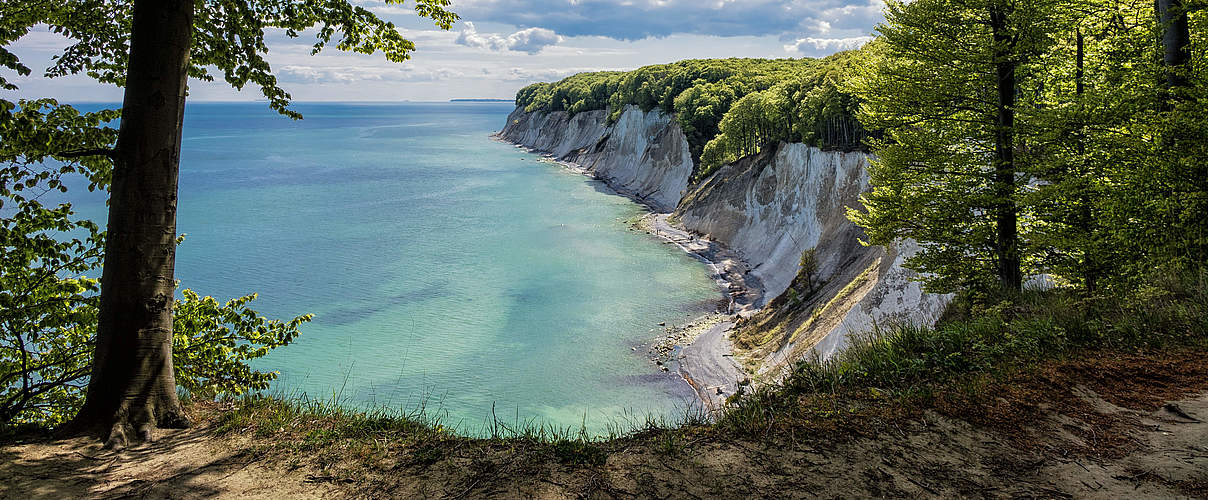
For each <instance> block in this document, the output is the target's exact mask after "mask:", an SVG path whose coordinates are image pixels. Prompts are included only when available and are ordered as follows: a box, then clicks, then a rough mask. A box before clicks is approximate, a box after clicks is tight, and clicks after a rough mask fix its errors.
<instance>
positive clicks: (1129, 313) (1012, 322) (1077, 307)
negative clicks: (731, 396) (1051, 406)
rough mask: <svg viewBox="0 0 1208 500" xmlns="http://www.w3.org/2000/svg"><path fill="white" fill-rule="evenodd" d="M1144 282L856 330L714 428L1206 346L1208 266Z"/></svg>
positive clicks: (1038, 295)
mask: <svg viewBox="0 0 1208 500" xmlns="http://www.w3.org/2000/svg"><path fill="white" fill-rule="evenodd" d="M1148 283H1149V284H1148V285H1146V286H1143V287H1140V288H1138V289H1135V290H1132V291H1130V292H1128V293H1121V294H1114V295H1100V296H1093V297H1086V296H1082V295H1080V294H1078V293H1075V292H1072V291H1068V290H1061V289H1056V290H1047V291H1028V292H1024V293H1022V294H1018V295H1013V296H1010V297H1002V298H999V300H997V301H996V302H995V303H994V305H992V306H975V305H971V304H970V303H969V301H967V300H957V301H955V302H954V304H953V306H952V307H953V308H954V310H953V311H950V313H949V314H947V315H946V316H947V317H948V318H949V319H948V320H947V321H944V322H942V323H941V324H940V325H938V326H936V327H934V328H928V327H922V326H917V325H897V326H892V327H887V328H884V329H878V330H877V331H873V332H868V333H866V334H862V335H856V336H854V337H852V338H850V339H849V343H848V345H847V346H846V348H845V349H843V350H842V351H840V352H839V353H838V354H836V355H835V356H833V357H831V358H829V359H825V360H824V359H819V358H818V357H816V356H815V357H813V358H809V359H805V360H802V361H800V362H798V363H796V364H795V365H794V366H793V367H792V369H791V370H790V371H789V372H788V373H787V374H786V376H785V377H784V378H783V382H782V383H781V384H778V385H772V386H766V387H763V388H761V389H759V390H756V391H754V392H753V393H752V394H750V395H748V396H746V397H743V398H739V399H737V400H735V401H732V402H731V405H730V407H729V408H728V410H727V412H726V413H725V414H724V415H723V416H722V417H721V418H720V419H719V421H718V426H719V427H721V428H722V429H729V430H735V431H739V432H750V431H752V430H761V429H766V427H767V426H768V425H770V422H773V421H775V420H776V419H777V418H783V417H785V416H788V415H790V414H792V413H793V412H799V411H800V410H801V409H800V408H799V406H800V404H801V402H800V399H801V398H802V397H810V396H813V397H818V396H822V397H826V396H834V395H839V394H857V393H858V394H875V395H878V396H883V397H896V398H912V397H924V398H925V397H927V396H928V395H930V394H931V393H932V391H934V390H936V389H938V388H942V387H945V386H949V385H952V384H955V383H960V382H961V381H964V380H968V379H972V378H974V377H975V376H979V375H983V374H995V373H1000V372H1003V371H1005V370H1009V369H1012V368H1018V367H1021V366H1026V365H1029V364H1033V363H1036V362H1038V361H1043V360H1047V359H1055V358H1057V359H1060V358H1063V357H1069V356H1073V355H1076V354H1077V353H1079V352H1084V351H1088V350H1117V351H1132V350H1139V349H1154V348H1162V347H1170V346H1188V345H1192V346H1198V347H1208V273H1204V272H1199V273H1163V274H1158V275H1155V276H1153V277H1152V278H1151V279H1150V280H1149V282H1148ZM816 399H817V398H816Z"/></svg>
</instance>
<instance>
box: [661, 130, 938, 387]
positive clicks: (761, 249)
mask: <svg viewBox="0 0 1208 500" xmlns="http://www.w3.org/2000/svg"><path fill="white" fill-rule="evenodd" d="M867 189H868V157H867V155H865V154H863V153H858V152H857V153H845V152H839V151H822V150H819V149H817V148H814V147H810V146H806V145H804V144H784V143H782V144H780V145H779V146H778V147H777V148H776V149H775V150H774V151H770V152H765V153H763V154H759V155H756V156H752V157H748V158H744V159H742V160H740V161H738V162H736V163H734V164H732V165H726V166H724V167H722V168H721V169H719V170H718V171H717V172H716V173H715V174H714V175H713V176H711V177H710V178H708V179H706V180H705V181H704V182H702V183H701V184H700V185H699V186H697V187H696V189H694V190H692V191H691V192H690V193H689V194H688V196H686V197H685V198H684V199H683V201H682V202H681V203H680V205H679V208H678V209H677V211H676V215H678V216H679V219H680V220H681V221H682V222H683V224H684V226H685V227H686V228H688V229H690V230H692V231H695V232H698V233H702V234H705V235H707V236H708V237H710V238H712V239H716V240H718V241H721V242H723V243H725V244H726V245H728V246H730V248H732V249H734V250H735V251H737V252H738V253H739V255H741V256H742V257H743V258H744V259H745V260H746V261H747V262H749V263H750V264H751V265H752V270H751V274H754V275H756V277H758V278H759V279H760V280H761V281H762V282H763V284H764V286H765V292H766V293H765V295H764V296H765V297H768V298H776V299H775V300H773V301H772V303H771V306H770V307H767V308H765V309H764V310H763V311H761V312H760V313H758V314H756V315H755V316H753V317H752V318H751V319H750V321H748V322H747V323H746V324H745V325H743V326H741V327H740V328H739V331H738V333H737V337H738V338H739V339H740V340H741V342H740V344H745V345H743V346H742V347H744V348H747V349H750V350H751V353H752V354H753V355H754V356H753V357H754V358H756V359H763V360H765V363H764V367H765V368H775V367H779V366H783V365H784V364H786V363H787V362H788V361H791V360H793V359H796V358H798V357H800V356H803V355H807V354H808V351H809V350H811V349H814V350H816V351H817V352H818V353H819V354H821V355H823V356H824V357H826V356H830V355H831V354H833V353H834V352H835V351H837V350H838V349H839V348H841V347H843V346H844V345H845V344H846V340H847V338H848V336H849V335H851V334H854V333H861V332H867V331H871V330H872V329H873V328H874V327H875V326H876V325H886V324H889V323H891V322H914V323H926V324H932V323H934V322H935V320H936V319H938V318H939V315H940V314H941V313H942V312H943V309H944V306H946V305H947V303H948V300H949V297H948V296H944V295H936V294H928V293H924V292H923V291H922V288H921V287H920V285H919V283H918V282H916V281H914V277H915V273H914V272H913V271H910V270H908V269H905V268H903V267H902V263H903V261H904V260H905V259H906V258H908V257H909V256H911V255H913V254H914V252H915V251H917V249H918V247H917V245H915V244H914V243H913V242H911V241H906V242H903V243H901V244H899V245H895V246H893V247H890V248H883V247H866V246H863V245H861V244H860V241H859V240H860V238H862V237H863V231H861V230H860V228H859V227H857V226H856V225H855V224H853V223H852V222H851V221H850V220H848V219H847V208H848V207H859V206H860V194H861V193H863V192H865V191H866V190H867ZM809 249H813V250H814V252H815V257H816V258H817V262H818V271H817V274H816V275H814V276H813V277H812V281H813V283H814V289H812V290H811V289H810V288H809V287H808V286H806V285H805V283H803V282H801V281H798V282H797V283H796V284H795V290H794V292H793V293H792V294H786V293H785V292H786V291H787V290H788V289H789V288H790V286H793V285H794V280H795V279H797V277H798V276H797V275H798V269H799V264H800V259H801V253H802V252H803V251H805V250H809ZM790 297H791V300H790Z"/></svg>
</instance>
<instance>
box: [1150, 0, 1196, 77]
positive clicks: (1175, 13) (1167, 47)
mask: <svg viewBox="0 0 1208 500" xmlns="http://www.w3.org/2000/svg"><path fill="white" fill-rule="evenodd" d="M1156 3H1157V7H1158V22H1160V23H1161V29H1162V51H1163V54H1162V64H1163V65H1165V66H1166V68H1167V72H1166V87H1167V88H1171V89H1173V88H1177V87H1186V86H1187V76H1186V75H1185V74H1183V72H1184V71H1186V66H1187V63H1188V62H1189V61H1191V30H1190V29H1189V28H1188V23H1187V8H1186V7H1184V6H1183V0H1157V2H1156Z"/></svg>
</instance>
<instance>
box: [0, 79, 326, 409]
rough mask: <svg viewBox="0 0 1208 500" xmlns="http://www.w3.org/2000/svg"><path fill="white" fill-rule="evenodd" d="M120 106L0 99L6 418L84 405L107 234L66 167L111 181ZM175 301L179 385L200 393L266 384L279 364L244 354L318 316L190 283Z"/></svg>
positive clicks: (278, 342) (282, 340) (1, 388)
mask: <svg viewBox="0 0 1208 500" xmlns="http://www.w3.org/2000/svg"><path fill="white" fill-rule="evenodd" d="M116 117H117V112H116V111H112V110H107V111H100V112H95V113H80V112H78V111H77V110H75V109H74V108H73V107H71V106H66V105H60V104H58V103H57V102H55V101H54V100H50V99H42V100H34V101H20V102H19V103H17V104H16V105H13V104H12V103H7V102H0V139H2V140H0V164H3V167H0V215H3V217H0V422H2V423H4V424H5V425H19V424H37V425H42V426H53V425H57V424H59V423H62V422H64V421H66V420H67V419H69V418H70V417H71V416H72V415H74V414H75V412H76V410H78V409H79V407H80V406H81V405H82V403H83V397H84V387H85V384H86V383H87V378H88V375H89V373H91V370H92V345H93V342H94V340H95V337H96V315H97V310H96V306H97V303H96V300H97V293H98V292H99V285H100V283H99V281H98V280H97V279H96V278H95V276H96V275H98V274H99V269H100V264H101V257H102V248H103V246H104V245H103V241H104V233H103V232H102V231H101V230H100V227H99V226H97V224H95V223H94V222H92V221H89V220H86V219H79V218H77V217H76V215H75V214H74V212H73V211H72V206H71V204H70V203H59V204H55V205H47V204H46V203H45V201H46V200H48V199H54V198H64V197H66V193H67V191H68V190H67V184H68V181H69V177H76V178H78V181H76V183H79V181H83V182H85V183H87V185H88V188H89V189H90V190H91V189H98V188H99V189H106V188H107V187H108V183H109V173H110V168H111V163H110V162H109V160H108V158H107V157H105V156H103V155H95V154H88V153H90V152H92V151H94V150H96V149H99V148H104V147H107V146H108V145H109V144H111V143H112V142H113V141H114V139H115V136H116V130H114V129H112V128H110V127H108V126H106V124H107V123H110V122H111V121H112V120H114V119H115V118H116ZM182 295H183V297H184V298H183V300H181V301H178V302H177V303H176V309H175V323H176V330H175V334H174V335H175V336H174V346H173V355H174V356H173V357H174V364H175V366H176V375H177V382H178V384H179V385H180V386H181V387H182V388H184V389H185V390H187V391H189V392H190V393H192V394H196V395H214V394H218V393H228V394H239V393H242V392H243V391H246V390H256V389H264V388H266V387H267V383H268V382H269V381H271V380H273V379H274V378H275V377H276V375H275V373H264V372H260V371H257V370H253V369H251V368H250V366H249V365H248V364H247V362H248V361H250V360H252V359H255V358H259V357H262V356H264V355H265V354H267V353H268V351H269V350H270V349H273V348H275V347H279V346H283V345H286V344H288V343H290V342H291V341H292V340H293V339H294V337H296V335H297V334H298V327H299V326H300V325H301V324H302V323H304V322H306V321H308V320H309V319H310V316H300V317H298V318H294V319H292V320H290V321H288V322H281V321H276V320H272V321H270V320H267V319H266V318H264V317H261V316H260V315H259V314H258V313H256V312H255V311H253V310H251V309H250V308H249V307H248V305H249V303H250V302H251V300H253V299H254V298H255V295H250V296H247V297H241V298H238V299H235V300H232V301H230V302H228V303H226V304H224V305H219V304H218V303H217V301H215V300H214V299H213V298H210V297H204V298H202V297H199V296H198V295H197V294H196V293H195V292H193V291H192V290H187V289H186V290H183V291H182Z"/></svg>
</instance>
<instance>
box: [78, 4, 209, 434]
mask: <svg viewBox="0 0 1208 500" xmlns="http://www.w3.org/2000/svg"><path fill="white" fill-rule="evenodd" d="M192 31H193V0H138V1H136V2H135V4H134V19H133V28H132V33H131V37H130V59H129V67H128V68H127V72H126V92H125V97H124V100H123V102H122V120H121V126H120V129H119V132H118V140H117V147H116V156H115V162H114V163H115V165H114V171H113V183H112V186H111V192H110V200H109V227H108V236H107V237H106V239H105V266H104V270H103V273H102V276H101V304H100V317H99V324H98V326H97V340H96V350H95V357H94V360H93V367H92V376H91V378H90V380H89V383H88V393H87V398H86V400H85V404H84V407H83V408H82V409H81V410H80V413H79V414H78V415H77V416H76V417H75V420H74V421H73V425H72V427H73V428H74V429H76V430H78V431H83V432H97V433H98V434H102V435H105V434H106V433H107V438H106V445H107V446H110V447H122V446H125V445H126V444H127V443H128V442H129V441H130V440H132V439H134V440H150V439H151V437H152V436H151V430H152V429H153V428H155V427H165V428H181V427H187V426H188V425H189V421H188V419H187V418H186V417H185V415H184V413H183V412H182V410H181V407H180V402H179V401H178V400H177V396H176V379H175V374H174V373H173V370H172V303H173V295H174V293H175V278H174V274H173V273H174V264H175V258H176V241H175V240H176V184H177V177H178V171H179V160H180V138H181V127H182V121H183V118H184V106H185V85H186V80H187V75H188V72H187V69H188V65H189V51H190V44H191V42H192Z"/></svg>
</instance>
